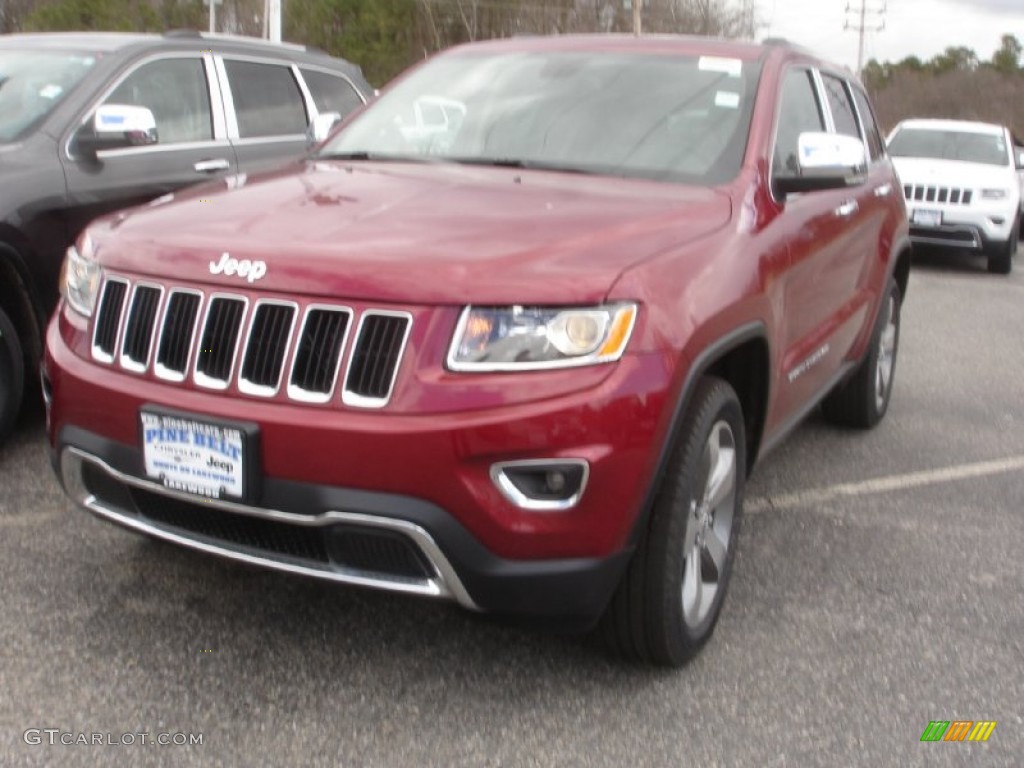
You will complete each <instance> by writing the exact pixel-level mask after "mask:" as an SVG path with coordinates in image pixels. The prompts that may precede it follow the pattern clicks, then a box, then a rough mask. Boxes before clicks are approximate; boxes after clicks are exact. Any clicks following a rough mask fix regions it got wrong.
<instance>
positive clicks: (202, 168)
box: [192, 157, 231, 173]
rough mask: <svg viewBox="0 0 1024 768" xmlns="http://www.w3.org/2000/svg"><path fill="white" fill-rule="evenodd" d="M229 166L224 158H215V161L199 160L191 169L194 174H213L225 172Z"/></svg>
mask: <svg viewBox="0 0 1024 768" xmlns="http://www.w3.org/2000/svg"><path fill="white" fill-rule="evenodd" d="M230 166H231V164H230V163H229V162H228V161H227V160H225V159H224V158H222V157H221V158H217V159H216V160H200V161H199V162H198V163H196V164H195V165H193V166H192V167H193V168H194V169H195V172H196V173H214V172H215V171H226V170H227V169H228V168H229V167H230Z"/></svg>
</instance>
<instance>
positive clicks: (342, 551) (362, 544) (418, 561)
mask: <svg viewBox="0 0 1024 768" xmlns="http://www.w3.org/2000/svg"><path fill="white" fill-rule="evenodd" d="M330 551H331V558H332V559H333V560H335V561H337V562H340V563H342V564H343V565H344V566H345V567H346V568H352V569H353V570H357V571H365V572H367V573H384V574H389V575H391V576H399V577H402V578H407V579H426V578H430V576H431V575H432V569H431V567H430V566H429V565H428V564H427V563H426V562H424V559H423V557H422V556H421V555H420V553H419V550H417V549H416V547H414V546H413V545H412V544H410V543H409V540H408V539H407V538H405V537H404V536H401V535H400V534H397V533H389V532H387V531H374V530H370V529H359V528H355V527H351V528H340V529H339V530H338V531H337V532H336V533H335V534H334V535H333V536H332V537H331V545H330Z"/></svg>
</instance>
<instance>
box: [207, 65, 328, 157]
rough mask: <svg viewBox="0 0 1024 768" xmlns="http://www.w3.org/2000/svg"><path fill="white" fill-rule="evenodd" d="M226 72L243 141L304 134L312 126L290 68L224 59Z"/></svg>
mask: <svg viewBox="0 0 1024 768" xmlns="http://www.w3.org/2000/svg"><path fill="white" fill-rule="evenodd" d="M224 69H225V70H226V71H227V75H228V83H229V84H230V86H231V97H232V99H233V100H234V102H235V116H236V118H237V120H238V133H239V136H240V137H241V138H243V139H250V138H253V137H257V136H288V135H291V134H296V133H300V134H301V133H304V132H305V130H306V124H307V123H308V122H309V119H308V117H307V116H306V105H305V103H304V102H303V101H302V92H301V91H300V90H299V85H298V83H296V82H295V78H294V77H293V76H292V72H291V69H290V68H288V67H284V66H281V65H279V64H261V63H257V62H253V61H232V60H231V59H225V60H224Z"/></svg>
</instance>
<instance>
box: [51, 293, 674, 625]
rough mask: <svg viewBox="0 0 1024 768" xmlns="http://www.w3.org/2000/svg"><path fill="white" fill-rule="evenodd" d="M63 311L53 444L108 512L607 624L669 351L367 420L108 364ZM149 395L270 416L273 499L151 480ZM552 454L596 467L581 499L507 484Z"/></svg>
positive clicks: (657, 438) (507, 609)
mask: <svg viewBox="0 0 1024 768" xmlns="http://www.w3.org/2000/svg"><path fill="white" fill-rule="evenodd" d="M62 315H63V312H61V311H59V312H58V313H57V315H56V316H55V318H54V320H53V322H52V323H51V325H50V328H49V331H48V335H47V354H46V360H45V374H44V377H45V379H46V382H45V384H44V388H45V389H46V390H47V391H48V400H49V403H50V405H49V408H48V425H49V432H50V441H51V445H52V456H53V461H54V465H55V469H56V470H57V472H58V474H59V476H60V477H61V479H62V482H63V483H64V486H65V489H66V490H67V492H68V493H69V495H71V497H72V498H74V499H75V500H76V501H77V502H78V503H79V504H81V505H82V506H84V507H86V508H87V509H89V510H90V511H92V512H93V513H94V514H96V515H98V516H100V517H102V518H104V519H107V520H110V521H112V522H115V523H118V524H120V525H122V526H125V527H128V528H131V529H134V530H137V531H140V532H143V533H146V534H149V535H152V536H156V537H158V538H162V539H165V540H168V541H172V542H176V543H179V544H182V545H184V546H188V547H191V548H193V549H198V550H202V551H205V552H209V553H213V554H217V555H221V556H224V557H228V558H231V559H234V560H238V561H244V562H249V563H254V564H258V565H262V566H266V567H270V568H274V569H277V570H282V571H287V572H292V573H300V574H304V575H309V576H314V577H318V578H323V579H328V580H331V581H336V582H343V583H348V584H355V585H360V586H370V587H378V588H383V589H389V590H392V591H397V592H403V593H411V594H419V595H425V596H433V597H440V598H448V599H453V600H455V601H457V602H458V603H459V604H461V605H463V606H465V607H467V608H471V609H479V610H482V611H486V612H492V613H500V614H512V615H522V616H529V617H531V618H534V619H542V620H547V621H550V622H551V623H555V624H557V625H559V626H562V627H566V628H571V629H577V628H585V627H588V626H590V625H592V624H593V623H594V622H596V620H597V619H598V618H599V617H600V614H601V612H602V611H603V609H604V606H605V605H606V603H607V601H608V600H609V598H610V596H611V594H612V592H613V591H614V588H615V585H616V583H617V581H618V578H619V575H620V574H621V572H622V569H623V568H624V566H625V564H626V562H627V561H628V558H629V556H630V553H631V545H630V541H631V533H632V531H633V527H634V524H635V522H636V518H637V514H638V512H639V509H640V507H641V505H642V503H643V499H644V496H645V492H646V489H647V487H648V485H649V483H650V478H651V475H652V473H653V470H654V467H653V463H654V461H655V460H656V456H657V453H658V448H659V447H660V445H661V441H662V433H663V430H664V426H663V425H662V424H661V419H662V413H663V411H665V410H667V409H665V408H664V407H663V406H664V403H665V397H666V395H665V391H666V389H667V387H666V386H665V382H666V380H667V375H668V371H667V370H666V369H665V367H664V362H663V360H662V359H661V358H659V357H656V356H639V357H635V358H629V357H627V358H625V359H623V360H622V361H620V363H618V364H616V366H615V371H614V372H613V373H612V375H610V376H608V377H607V378H606V379H605V380H604V381H603V382H602V383H601V384H600V385H599V386H598V387H596V388H593V389H590V390H587V391H584V392H575V393H573V394H571V395H563V396H560V397H556V398H551V399H548V400H542V401H540V402H534V403H528V404H524V405H518V406H507V407H501V408H495V409H489V410H487V411H486V412H479V413H477V412H473V413H469V414H467V413H465V412H460V413H454V414H434V415H431V416H429V417H425V416H409V415H394V414H385V413H370V414H364V413H354V414H350V413H343V412H342V413H339V412H335V411H331V412H325V411H324V410H322V409H317V408H309V407H303V406H296V405H288V404H279V403H263V402H254V401H252V400H250V399H246V398H243V397H239V396H237V395H229V394H225V393H210V392H200V391H195V390H191V389H187V388H182V387H179V386H173V385H169V384H167V383H164V382H158V381H152V380H150V379H148V378H146V377H144V376H137V375H132V374H129V373H121V372H116V371H112V370H110V369H109V368H103V367H100V366H97V365H95V364H94V363H92V362H90V361H88V360H85V359H82V357H80V356H79V355H78V354H76V353H75V351H73V349H72V348H71V346H69V344H68V342H67V340H66V339H65V334H70V335H71V336H72V337H73V336H74V334H75V333H76V331H75V329H74V328H72V327H67V321H66V320H64V319H62ZM568 375H572V373H571V372H570V373H569V374H568ZM147 404H158V405H165V406H173V407H174V408H176V409H178V410H183V411H186V412H189V413H194V414H197V415H202V416H210V417H216V418H218V419H224V420H237V421H247V422H254V423H256V424H257V425H258V426H259V430H260V462H259V464H260V469H261V472H260V482H259V484H258V486H259V489H258V493H257V495H256V496H255V497H254V498H251V499H249V500H247V501H246V503H244V504H242V503H235V502H230V501H218V500H208V499H203V498H198V497H193V496H189V495H187V494H182V493H178V492H175V491H171V490H169V489H167V488H164V487H163V486H162V485H160V484H158V483H156V482H154V481H152V480H150V479H148V478H147V477H146V475H145V471H144V469H143V465H144V463H143V460H142V452H141V449H140V447H139V439H138V429H139V426H138V419H139V416H138V414H139V409H140V408H141V407H142V406H143V405H147ZM539 457H545V458H548V457H555V458H561V459H584V460H586V461H587V462H588V466H589V468H590V476H589V480H588V484H587V488H586V491H585V493H584V494H583V496H582V498H581V499H580V500H579V502H578V504H576V505H575V506H573V507H572V508H571V509H568V510H564V511H558V512H550V511H544V512H538V511H530V510H524V509H520V508H517V507H515V505H514V504H512V503H511V502H510V501H509V500H508V499H507V498H505V496H503V495H502V493H501V491H500V490H499V489H498V488H497V487H496V486H495V483H494V481H493V479H492V477H491V474H490V469H491V468H492V467H493V466H494V465H495V463H499V462H508V461H523V460H529V459H534V458H539Z"/></svg>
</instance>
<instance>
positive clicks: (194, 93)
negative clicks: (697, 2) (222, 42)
mask: <svg viewBox="0 0 1024 768" xmlns="http://www.w3.org/2000/svg"><path fill="white" fill-rule="evenodd" d="M103 103H104V104H128V105H131V106H136V107H148V108H149V110H150V111H151V112H152V113H153V117H154V118H156V130H157V135H158V136H159V139H160V143H161V144H179V143H182V142H187V141H210V140H211V139H213V120H212V118H211V114H210V92H209V89H208V87H207V83H206V71H205V69H204V68H203V62H202V59H198V58H196V59H191V58H184V59H161V60H159V61H151V62H149V63H148V64H143V65H142V66H141V67H139V68H138V69H136V70H135V71H134V72H132V73H131V74H130V75H128V77H126V78H125V79H124V81H122V83H121V84H120V85H119V86H117V88H115V89H114V92H113V93H111V94H110V95H109V96H108V97H107V98H106V100H105V101H104V102H103Z"/></svg>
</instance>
